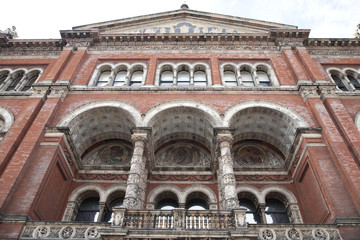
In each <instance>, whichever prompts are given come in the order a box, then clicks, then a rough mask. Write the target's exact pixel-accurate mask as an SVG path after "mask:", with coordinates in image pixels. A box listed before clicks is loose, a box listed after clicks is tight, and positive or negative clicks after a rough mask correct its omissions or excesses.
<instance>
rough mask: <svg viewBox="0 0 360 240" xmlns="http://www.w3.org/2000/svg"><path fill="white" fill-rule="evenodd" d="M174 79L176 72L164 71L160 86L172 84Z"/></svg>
mask: <svg viewBox="0 0 360 240" xmlns="http://www.w3.org/2000/svg"><path fill="white" fill-rule="evenodd" d="M173 81H174V73H173V72H172V71H164V72H162V73H161V76H160V86H172V85H173Z"/></svg>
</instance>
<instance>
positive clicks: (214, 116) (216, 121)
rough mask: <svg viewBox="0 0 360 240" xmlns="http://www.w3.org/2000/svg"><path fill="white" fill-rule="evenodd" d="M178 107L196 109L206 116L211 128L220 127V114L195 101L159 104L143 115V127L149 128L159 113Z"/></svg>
mask: <svg viewBox="0 0 360 240" xmlns="http://www.w3.org/2000/svg"><path fill="white" fill-rule="evenodd" d="M178 107H187V108H193V109H196V110H198V111H200V112H203V113H204V114H205V115H206V116H207V119H208V120H209V121H210V123H211V124H212V125H213V126H221V125H222V119H221V117H220V112H219V111H217V110H216V109H214V108H212V107H210V106H208V105H205V104H203V103H200V102H196V101H186V100H184V101H178V100H175V101H169V102H165V103H161V104H159V105H156V106H154V107H152V108H150V109H149V110H148V111H147V112H146V113H145V114H146V115H145V117H144V120H143V126H145V127H147V126H149V123H150V121H151V120H152V119H153V118H154V116H156V115H157V114H159V113H160V112H162V111H165V110H167V109H170V108H178Z"/></svg>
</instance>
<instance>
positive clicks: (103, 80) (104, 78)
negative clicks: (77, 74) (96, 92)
mask: <svg viewBox="0 0 360 240" xmlns="http://www.w3.org/2000/svg"><path fill="white" fill-rule="evenodd" d="M110 75H111V71H110V70H106V71H103V72H101V74H100V76H99V78H98V80H97V82H96V86H100V87H101V86H106V85H107V84H109V79H110Z"/></svg>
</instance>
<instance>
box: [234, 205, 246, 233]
mask: <svg viewBox="0 0 360 240" xmlns="http://www.w3.org/2000/svg"><path fill="white" fill-rule="evenodd" d="M234 215H235V222H236V227H237V228H243V227H246V226H247V222H246V209H234Z"/></svg>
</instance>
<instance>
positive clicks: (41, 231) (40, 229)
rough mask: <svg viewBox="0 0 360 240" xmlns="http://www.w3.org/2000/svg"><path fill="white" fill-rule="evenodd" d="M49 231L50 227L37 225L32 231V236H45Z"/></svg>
mask: <svg viewBox="0 0 360 240" xmlns="http://www.w3.org/2000/svg"><path fill="white" fill-rule="evenodd" d="M49 233H50V228H49V227H47V226H38V227H37V228H36V229H35V230H34V232H33V237H34V238H46V237H47V236H48V235H49Z"/></svg>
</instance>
